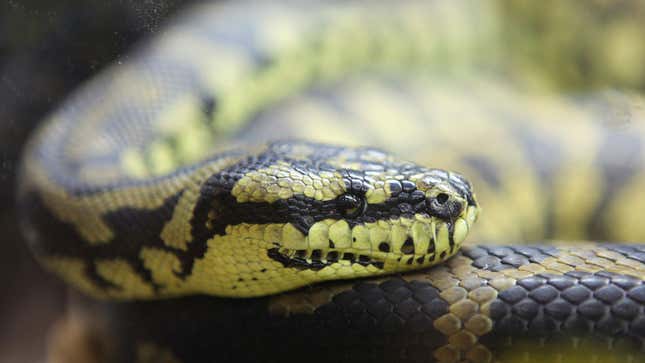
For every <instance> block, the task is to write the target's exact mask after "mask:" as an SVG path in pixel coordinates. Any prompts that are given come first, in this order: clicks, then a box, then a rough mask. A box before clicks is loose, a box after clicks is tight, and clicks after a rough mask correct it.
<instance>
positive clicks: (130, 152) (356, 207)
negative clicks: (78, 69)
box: [19, 2, 645, 363]
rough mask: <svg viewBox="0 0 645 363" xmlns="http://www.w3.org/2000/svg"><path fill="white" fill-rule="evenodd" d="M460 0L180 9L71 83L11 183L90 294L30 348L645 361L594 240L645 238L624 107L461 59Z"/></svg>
mask: <svg viewBox="0 0 645 363" xmlns="http://www.w3.org/2000/svg"><path fill="white" fill-rule="evenodd" d="M482 4H483V3H482ZM366 6H367V7H368V8H366ZM478 6H479V5H474V4H472V3H467V2H465V3H461V2H450V3H447V2H446V3H440V2H436V3H435V2H423V3H422V2H410V3H397V4H396V5H394V4H393V3H389V4H387V3H384V2H383V3H380V2H374V3H371V4H370V5H366V4H365V3H364V2H357V3H337V2H330V3H318V2H312V3H297V2H287V3H284V4H282V3H280V4H276V3H271V4H267V3H244V2H242V3H235V4H224V5H221V4H203V5H200V6H199V7H198V8H196V9H193V11H192V12H189V13H187V14H185V15H184V17H182V18H180V19H179V20H178V21H176V22H175V23H173V24H170V25H169V26H168V27H167V28H166V30H164V31H163V32H161V33H160V34H158V35H157V36H156V37H155V38H154V39H152V40H150V41H149V42H148V43H147V44H146V45H145V46H143V47H141V48H139V49H138V51H136V52H135V53H134V54H132V55H131V56H130V57H127V59H126V60H125V61H122V62H118V63H117V64H115V65H113V66H112V67H111V68H110V69H109V70H107V71H105V72H103V73H102V74H101V75H99V76H98V77H96V78H95V79H94V80H92V81H91V82H89V83H88V84H87V85H86V86H84V87H83V88H82V89H80V90H79V91H78V92H77V93H76V94H75V95H74V96H73V97H72V98H71V99H69V100H68V101H67V102H66V103H64V104H63V105H62V106H61V107H60V108H59V109H58V110H57V111H56V112H54V113H53V114H52V115H51V116H50V117H49V119H48V120H47V121H46V122H45V123H44V125H43V127H42V128H41V129H40V130H39V131H38V132H37V133H36V134H35V135H34V136H33V138H32V140H31V142H30V144H29V146H28V148H27V149H26V151H25V155H24V160H23V170H22V178H21V183H20V187H21V189H20V196H19V199H20V201H19V203H20V205H21V206H22V213H23V218H22V221H23V222H24V231H25V234H26V236H27V238H28V240H29V241H30V243H31V245H32V248H33V251H34V253H35V255H36V256H37V258H38V260H39V261H40V262H41V263H42V264H43V265H44V266H45V267H46V268H48V269H49V270H51V271H53V272H55V273H57V274H58V275H59V276H60V277H62V278H63V279H64V280H65V281H66V282H68V283H69V284H70V285H72V286H73V287H74V290H75V291H80V292H82V294H81V295H82V296H89V297H81V295H77V296H78V297H77V298H75V299H74V301H75V303H74V305H73V307H72V309H71V310H70V313H69V316H68V317H67V318H66V319H67V320H66V323H62V324H63V327H62V328H59V329H58V330H59V333H58V335H57V336H55V337H54V338H52V342H53V343H52V346H51V347H50V350H51V357H50V359H51V360H52V361H62V360H66V359H67V360H69V361H74V359H73V358H70V357H72V356H74V354H77V355H79V354H81V353H78V352H76V353H74V352H75V350H76V351H83V349H85V351H86V353H87V351H88V350H89V351H92V352H93V355H92V356H93V359H95V360H98V361H106V362H107V361H115V362H129V361H133V362H244V361H276V362H285V361H298V362H319V361H321V362H322V361H331V362H337V361H351V362H358V361H369V362H372V361H373V362H377V361H391V362H433V361H437V362H477V363H479V362H493V361H500V362H515V361H518V362H549V361H567V362H575V361H576V359H580V358H581V359H584V361H585V362H586V361H598V362H613V361H616V362H643V361H645V360H643V359H644V357H643V351H644V350H645V283H643V280H644V277H645V245H642V244H634V243H631V244H627V243H625V244H618V243H609V242H601V241H644V240H645V223H643V222H642V219H643V212H644V211H643V207H642V206H643V205H645V187H643V186H644V185H645V147H644V145H645V144H644V143H643V140H645V139H644V137H643V136H644V135H645V123H644V122H643V120H645V111H644V109H643V106H642V105H643V103H642V101H641V100H640V99H639V98H638V97H632V96H629V95H620V94H612V93H602V94H594V95H589V96H585V97H577V98H576V97H570V98H564V97H555V96H544V95H539V94H532V93H530V92H528V91H526V92H522V91H517V90H514V89H512V88H510V87H508V86H505V85H504V84H503V83H500V82H498V81H495V80H492V79H488V78H486V77H478V78H476V79H472V78H470V77H467V76H464V75H465V74H467V73H468V71H469V70H471V69H475V68H477V66H478V65H480V64H479V62H484V63H485V61H486V45H487V44H494V42H495V33H494V27H492V26H491V22H492V20H491V19H490V18H491V14H490V12H489V11H488V12H487V11H486V7H485V6H484V5H481V8H480V9H479V10H478V11H473V9H472V8H473V7H475V8H477V7H478ZM456 22H457V23H459V24H472V26H471V27H470V28H468V29H461V28H456V27H454V26H451V24H455V23H456ZM97 46H98V45H97ZM437 70H443V71H442V72H444V73H445V72H449V73H450V72H451V74H452V76H454V77H452V76H445V75H444V76H437V75H436V74H437V72H436V71H437ZM269 140H288V141H274V142H268V141H269ZM301 140H306V141H301ZM340 145H344V146H340ZM365 145H369V146H365ZM382 150H388V151H387V152H386V151H382ZM394 155H400V156H403V159H402V158H400V157H399V156H394ZM405 160H411V161H405ZM426 166H432V167H426ZM447 170H450V171H447ZM453 170H459V171H460V172H461V173H462V174H460V173H457V172H454V171H453ZM462 175H464V176H462ZM471 183H472V184H471ZM473 185H474V186H476V188H475V189H476V192H477V197H475V194H474V192H473V187H472V186H473ZM479 203H481V205H483V206H484V209H485V212H484V213H483V214H482V215H481V216H480V217H479V218H478V214H479V211H480V209H479ZM477 219H479V221H477V223H475V221H476V220H477ZM471 229H473V231H472V233H471V234H472V235H473V236H471V237H470V241H478V244H475V243H472V242H470V243H467V245H466V246H464V247H463V248H462V249H461V250H460V247H461V245H462V242H463V241H464V238H465V237H466V235H467V234H468V233H469V232H470V230H471ZM544 239H558V240H569V241H574V240H575V241H580V240H593V241H595V242H540V241H543V240H544ZM431 266H432V267H431ZM359 277H360V278H362V279H355V280H351V279H354V278H359ZM332 280H334V281H332ZM323 281H326V282H323ZM241 298H244V299H241ZM65 324H66V325H65ZM70 326H71V328H70ZM74 327H76V328H74ZM74 329H76V330H74ZM70 331H75V332H76V333H78V334H76V335H74V334H72V333H69V332H70ZM65 332H67V333H69V334H68V335H65V334H64V333H65ZM79 332H80V333H79ZM61 334H62V335H61ZM87 337H90V338H87ZM97 347H98V348H97ZM70 352H71V353H70ZM88 354H89V353H88ZM81 356H82V354H81ZM79 359H80V358H77V361H79ZM81 360H82V359H81Z"/></svg>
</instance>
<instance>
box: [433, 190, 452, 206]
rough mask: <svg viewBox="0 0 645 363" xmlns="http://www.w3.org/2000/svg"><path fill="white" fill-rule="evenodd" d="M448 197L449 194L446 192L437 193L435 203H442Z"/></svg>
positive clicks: (444, 202)
mask: <svg viewBox="0 0 645 363" xmlns="http://www.w3.org/2000/svg"><path fill="white" fill-rule="evenodd" d="M448 199H450V196H449V195H448V194H446V193H439V194H437V197H436V201H437V203H439V204H441V205H444V204H446V202H447V201H448Z"/></svg>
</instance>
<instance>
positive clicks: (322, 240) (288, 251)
mask: <svg viewBox="0 0 645 363" xmlns="http://www.w3.org/2000/svg"><path fill="white" fill-rule="evenodd" d="M478 213H479V209H478V208H477V206H476V205H469V206H467V207H466V208H465V209H464V211H463V212H462V213H461V214H460V215H459V216H458V217H457V218H455V219H453V220H448V221H446V220H443V219H440V218H437V217H431V216H427V215H422V214H417V215H415V216H414V217H413V218H398V219H390V220H380V221H376V222H374V223H364V224H359V225H356V226H353V227H350V226H349V225H348V224H347V222H345V221H343V220H340V221H339V220H324V221H320V222H317V223H316V224H314V226H312V228H311V229H310V231H309V234H308V235H307V236H303V238H302V239H300V240H298V241H294V239H293V236H292V235H291V236H286V233H285V236H283V237H284V238H283V241H282V242H281V243H279V242H274V243H273V247H272V248H270V249H269V251H268V256H269V257H270V258H271V259H273V260H275V261H278V262H280V263H282V265H283V266H284V267H290V268H296V269H310V270H322V269H325V268H326V267H328V266H331V267H334V266H362V267H364V268H365V269H366V270H367V271H369V272H372V273H374V272H379V271H381V272H397V271H404V270H409V269H417V268H422V267H427V266H432V265H434V264H436V263H439V262H441V261H444V260H446V259H448V258H449V257H451V256H452V255H454V254H455V253H456V252H457V251H458V250H459V248H460V247H461V244H462V242H463V241H464V239H465V238H466V235H467V234H468V232H469V231H470V228H471V227H472V225H473V224H474V222H475V221H476V219H477V215H478ZM285 230H288V228H285ZM359 268H360V267H359Z"/></svg>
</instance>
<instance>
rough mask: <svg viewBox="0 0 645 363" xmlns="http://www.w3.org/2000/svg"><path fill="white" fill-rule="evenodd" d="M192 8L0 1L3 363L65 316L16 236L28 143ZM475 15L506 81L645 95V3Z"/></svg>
mask: <svg viewBox="0 0 645 363" xmlns="http://www.w3.org/2000/svg"><path fill="white" fill-rule="evenodd" d="M195 2H196V1H180V0H144V1H135V0H107V1H98V0H92V1H70V0H68V1H39V0H6V1H3V2H2V3H0V241H2V250H0V322H2V324H0V361H2V362H37V361H41V360H42V356H43V351H44V343H45V339H46V334H47V329H48V327H49V326H50V325H51V324H52V323H53V322H54V321H55V319H56V317H57V316H60V314H61V313H62V312H63V311H64V300H65V298H64V291H63V287H62V285H61V284H60V283H59V282H58V281H57V280H56V279H55V278H53V277H51V276H49V275H47V274H45V273H44V272H43V271H42V270H41V269H40V268H39V267H38V266H37V265H36V264H35V263H34V261H33V260H32V258H31V257H30V255H29V253H28V250H27V248H26V247H25V245H24V243H23V241H22V238H21V236H20V234H19V229H18V221H17V219H16V215H15V209H14V198H15V187H16V186H15V180H16V173H17V171H18V161H19V157H20V153H21V150H22V148H23V144H24V142H25V140H26V139H27V137H28V135H29V133H30V132H31V131H32V129H33V128H34V127H35V126H36V125H38V123H39V121H40V120H41V119H42V118H43V117H44V115H46V114H47V112H49V111H50V110H52V109H53V108H54V107H55V106H56V105H57V104H59V103H60V102H61V101H62V100H63V99H64V98H65V97H66V95H68V94H69V92H70V91H72V90H73V89H74V88H75V87H76V86H77V85H79V84H80V83H81V82H83V81H84V80H86V79H88V78H90V77H91V76H92V75H94V74H95V73H97V72H99V71H100V70H101V69H102V68H103V67H104V66H106V65H107V64H109V63H110V62H114V61H118V60H126V59H127V58H128V51H129V50H130V49H131V48H133V47H135V46H136V44H137V43H138V42H140V41H141V39H142V38H145V37H149V36H153V35H154V34H156V33H158V32H159V29H161V28H163V26H164V22H165V21H166V19H167V18H169V17H171V16H172V15H173V14H175V13H176V12H177V11H179V10H181V9H183V8H186V7H188V6H189V5H191V4H193V3H195ZM463 3H464V4H465V5H464V9H468V8H469V6H471V5H472V4H471V2H469V1H463ZM473 4H474V2H473ZM249 6H253V3H250V4H249ZM472 8H474V9H478V11H481V10H482V9H483V10H485V14H486V16H487V19H489V20H491V23H490V24H489V26H490V27H491V29H492V33H493V34H494V37H491V39H490V44H480V45H479V47H480V48H481V49H482V50H483V51H482V57H484V56H485V57H486V61H485V62H483V63H482V64H484V66H485V67H486V68H487V70H492V71H494V72H495V73H498V74H501V75H502V77H505V78H507V79H508V80H510V81H511V82H514V83H517V84H520V85H522V86H523V87H530V88H535V89H544V90H548V91H555V92H563V93H578V92H586V91H594V90H606V89H615V90H619V91H627V92H636V93H642V92H643V91H645V67H644V66H643V65H644V64H645V42H644V41H643V39H645V27H644V26H643V24H645V2H642V1H638V0H633V1H628V0H589V1H586V2H580V1H575V0H567V1H562V0H559V1H555V0H553V1H541V2H535V1H530V0H524V1H522V0H516V1H512V0H506V1H504V0H497V1H495V0H492V1H486V2H478V3H477V5H476V6H474V5H473V6H472ZM475 16H477V14H475ZM467 18H468V17H455V19H462V20H463V19H467ZM451 25H452V26H453V27H456V28H460V27H461V28H464V29H467V28H468V27H469V26H470V25H471V24H468V23H459V22H458V20H456V23H455V24H451ZM470 56H472V55H470Z"/></svg>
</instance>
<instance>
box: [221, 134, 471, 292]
mask: <svg viewBox="0 0 645 363" xmlns="http://www.w3.org/2000/svg"><path fill="white" fill-rule="evenodd" d="M228 173H229V174H228V175H227V176H226V177H225V178H224V179H227V180H230V179H231V178H236V181H235V183H234V185H233V186H232V187H231V188H230V190H229V192H228V193H227V196H226V198H229V199H230V200H229V201H224V200H220V201H218V202H217V203H215V204H214V205H220V206H222V205H223V206H225V207H224V208H222V210H221V211H220V212H218V213H216V214H217V215H219V216H224V215H228V216H229V218H220V220H219V222H220V223H221V228H220V231H222V232H224V231H226V233H228V234H237V235H238V236H239V237H240V238H239V239H240V240H243V241H242V242H239V241H238V243H241V244H245V243H250V242H249V241H250V240H249V239H248V238H250V237H248V236H247V235H244V233H245V232H244V231H242V230H241V229H240V228H242V227H239V226H241V225H244V226H246V227H244V228H248V226H249V225H253V226H261V227H255V228H260V229H262V231H261V232H262V233H260V232H256V236H257V239H253V241H254V242H252V243H254V244H255V245H262V246H263V248H264V251H262V252H260V254H262V255H263V259H265V258H266V261H265V263H263V264H261V265H262V266H264V267H263V268H264V269H266V270H267V271H269V270H274V271H279V274H280V275H281V276H282V277H283V278H284V281H287V282H282V281H283V280H278V279H275V280H273V279H272V281H271V285H270V287H263V288H257V289H259V290H261V291H260V293H259V294H264V293H268V292H266V290H267V289H268V290H271V291H270V292H276V291H281V290H286V289H289V288H293V287H297V286H302V285H305V284H308V283H312V282H316V281H321V280H330V279H340V278H353V277H360V276H374V275H380V274H385V273H394V272H400V271H405V270H410V269H417V268H422V267H427V266H431V265H434V264H436V263H439V262H441V261H444V260H446V259H447V258H449V257H450V256H452V255H454V254H455V253H456V252H457V251H458V250H459V248H460V246H461V244H462V242H463V240H464V238H465V237H466V235H467V233H468V232H469V230H470V228H471V227H472V225H473V223H474V222H475V220H476V217H477V214H478V211H479V207H478V205H477V202H476V199H475V196H474V194H473V192H472V187H471V185H470V183H469V182H468V181H467V180H466V179H465V178H464V177H463V176H461V175H459V174H457V173H453V172H448V171H444V170H440V169H431V168H426V167H422V166H419V165H416V164H414V163H410V162H406V161H401V160H398V159H396V158H395V157H394V156H392V155H390V154H388V153H386V152H383V151H381V150H378V149H374V148H351V147H340V146H329V145H322V144H314V143H308V142H294V141H290V142H280V143H274V144H272V145H270V146H269V147H268V149H266V150H264V151H263V152H261V153H259V154H257V155H253V156H250V157H249V158H248V159H247V160H246V161H245V162H243V163H240V164H239V165H237V166H235V167H234V168H232V169H231V170H229V171H228ZM231 218H234V219H235V220H233V219H231ZM231 226H233V227H231ZM235 226H238V227H235ZM236 228H237V229H236ZM243 235H244V236H243ZM249 248H250V247H249ZM263 261H264V260H263ZM256 278H258V279H261V278H262V276H257V277H256ZM251 285H252V284H246V285H244V286H251ZM237 288H239V286H238V287H237ZM249 289H251V290H253V289H256V287H250V288H249ZM251 294H253V295H257V293H256V291H255V290H253V291H252V292H251Z"/></svg>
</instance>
